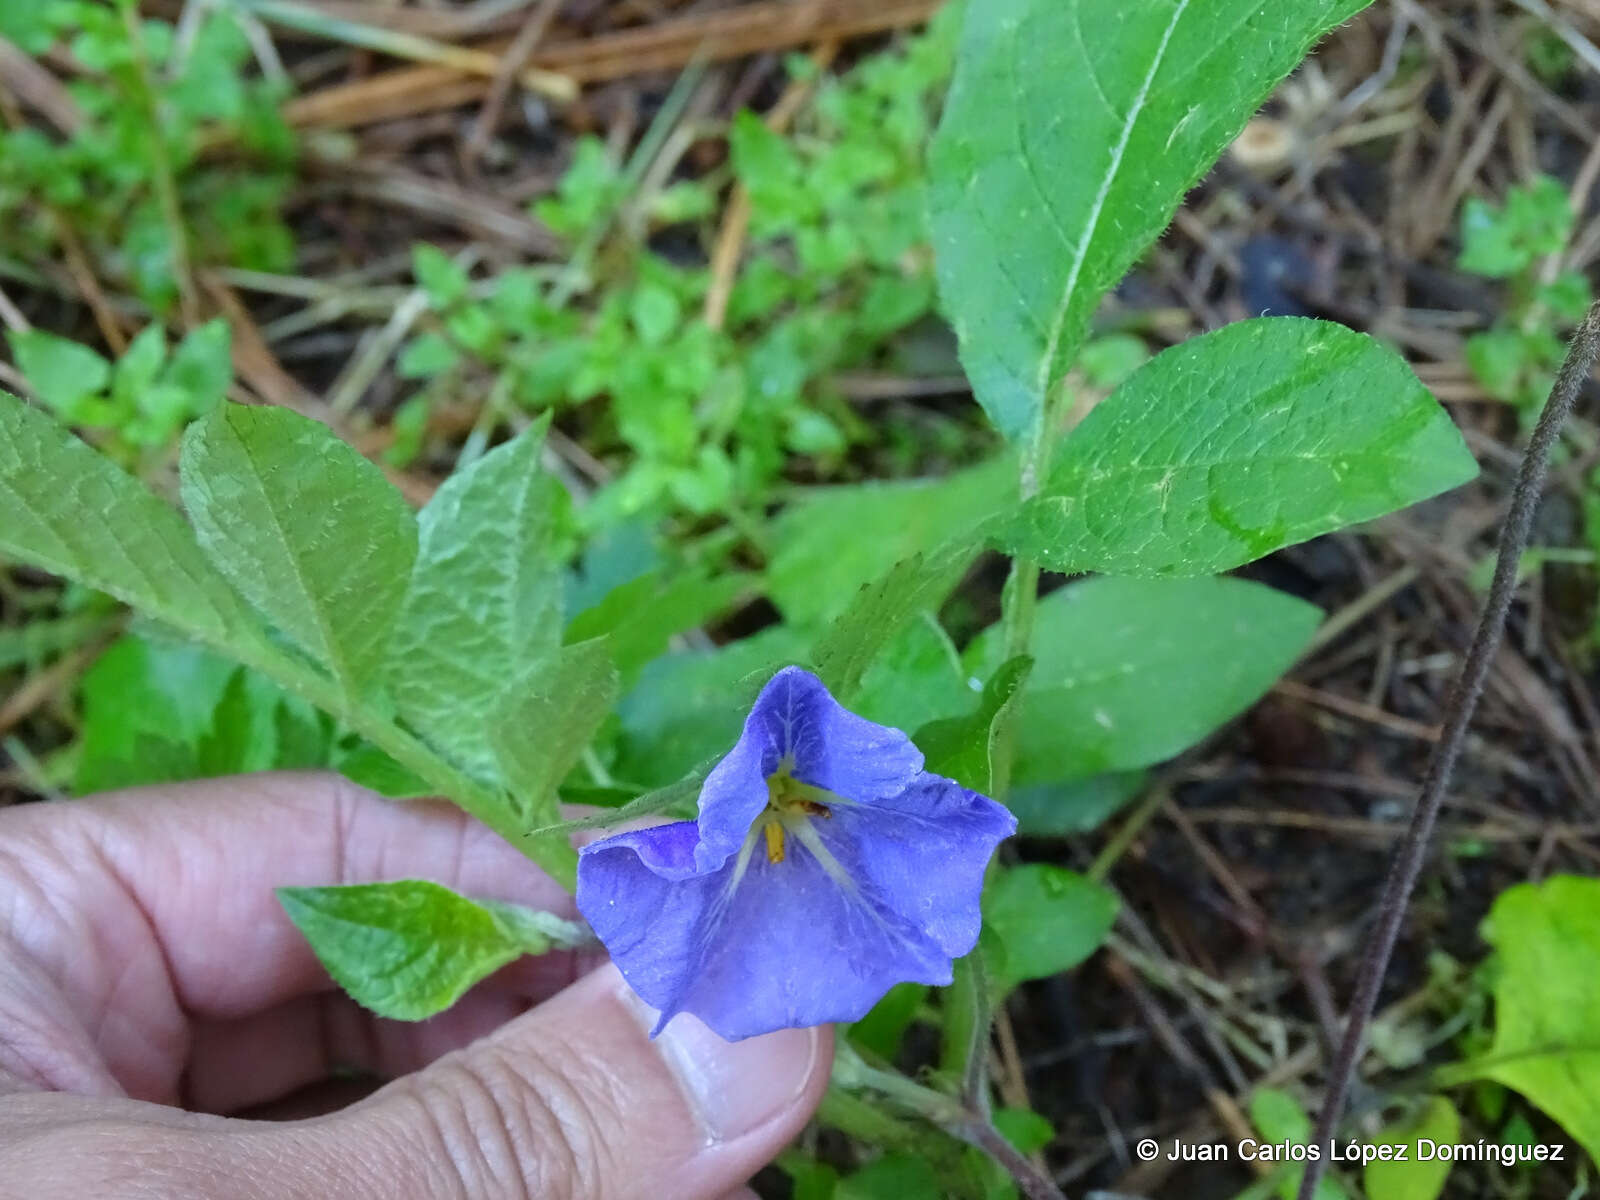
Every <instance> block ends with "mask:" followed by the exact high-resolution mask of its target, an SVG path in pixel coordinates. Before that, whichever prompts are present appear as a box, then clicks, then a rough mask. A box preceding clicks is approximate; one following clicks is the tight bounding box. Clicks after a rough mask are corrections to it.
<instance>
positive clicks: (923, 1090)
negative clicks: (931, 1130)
mask: <svg viewBox="0 0 1600 1200" xmlns="http://www.w3.org/2000/svg"><path fill="white" fill-rule="evenodd" d="M833 1087H834V1088H836V1089H840V1090H843V1091H845V1092H847V1093H849V1092H877V1093H879V1094H880V1095H881V1096H883V1097H884V1099H886V1100H888V1101H889V1102H890V1103H892V1104H894V1105H896V1106H898V1107H899V1108H901V1109H903V1110H905V1111H906V1112H907V1113H910V1114H912V1115H915V1116H917V1117H920V1118H921V1119H922V1120H924V1121H926V1122H927V1123H928V1124H930V1125H933V1126H935V1127H936V1128H938V1129H941V1130H943V1131H944V1132H945V1133H947V1134H949V1135H950V1136H951V1137H953V1138H955V1139H957V1140H958V1141H962V1142H965V1143H966V1144H967V1145H969V1146H975V1147H977V1148H978V1149H979V1150H982V1151H983V1152H984V1153H985V1154H987V1155H988V1156H989V1157H990V1158H992V1159H994V1161H995V1162H996V1163H998V1164H999V1165H1000V1166H1001V1168H1003V1169H1004V1170H1005V1172H1006V1173H1007V1174H1008V1175H1010V1176H1011V1178H1012V1179H1014V1180H1016V1184H1017V1187H1018V1188H1019V1189H1020V1190H1021V1192H1022V1194H1023V1195H1024V1196H1026V1197H1027V1198H1028V1200H1066V1197H1065V1196H1063V1195H1062V1193H1061V1189H1060V1188H1058V1187H1056V1185H1055V1181H1054V1180H1053V1179H1051V1178H1050V1176H1049V1175H1047V1174H1046V1173H1045V1172H1044V1171H1043V1170H1042V1169H1040V1168H1039V1167H1038V1166H1036V1165H1034V1163H1032V1162H1031V1161H1029V1159H1028V1157H1027V1155H1025V1154H1022V1153H1021V1152H1020V1151H1018V1150H1017V1148H1016V1147H1015V1146H1013V1145H1012V1144H1011V1143H1010V1142H1008V1141H1006V1139H1005V1136H1004V1135H1003V1134H1002V1133H1001V1132H1000V1131H999V1130H998V1129H996V1128H995V1126H994V1122H993V1121H991V1120H990V1119H989V1117H988V1116H987V1114H984V1113H978V1112H974V1111H972V1110H971V1109H970V1108H968V1107H967V1106H966V1105H964V1104H962V1103H961V1102H960V1101H958V1100H956V1099H955V1097H953V1096H949V1095H946V1094H945V1093H944V1092H937V1091H934V1090H933V1089H932V1088H927V1087H923V1086H922V1085H921V1084H920V1083H916V1082H914V1081H912V1080H910V1079H907V1078H906V1077H905V1076H904V1075H900V1074H898V1073H896V1072H893V1071H880V1070H878V1068H876V1067H874V1066H872V1065H870V1064H869V1063H867V1062H866V1061H865V1060H864V1059H863V1058H862V1057H861V1056H860V1055H859V1054H857V1053H856V1051H855V1049H854V1048H853V1047H852V1046H851V1045H850V1044H849V1043H848V1042H846V1041H843V1040H842V1039H841V1040H840V1041H839V1043H838V1048H837V1050H836V1051H835V1052H834V1059H833Z"/></svg>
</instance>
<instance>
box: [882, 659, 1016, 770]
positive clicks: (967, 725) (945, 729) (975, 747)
mask: <svg viewBox="0 0 1600 1200" xmlns="http://www.w3.org/2000/svg"><path fill="white" fill-rule="evenodd" d="M1032 670H1033V660H1032V659H1031V658H1028V657H1027V656H1026V655H1019V656H1018V657H1016V658H1013V659H1010V660H1008V661H1007V662H1004V663H1002V664H1001V665H1000V667H999V668H998V669H997V670H996V671H995V673H994V675H993V676H992V677H991V678H990V680H989V682H988V683H986V684H985V685H984V688H983V695H982V696H980V697H979V698H978V705H977V707H976V708H975V709H974V710H973V711H972V712H971V713H969V714H967V715H966V716H964V717H951V718H948V719H946V720H942V721H933V722H931V723H929V724H927V725H924V726H923V727H922V728H921V729H919V730H917V733H916V736H915V737H914V738H913V739H912V740H913V741H915V742H916V743H917V747H918V748H919V749H920V750H921V751H922V753H923V754H924V755H926V757H927V761H926V764H925V765H926V767H927V769H928V770H929V771H932V772H933V773H934V774H935V775H944V776H947V777H949V778H950V779H954V780H955V781H956V782H957V783H959V784H961V785H962V786H963V787H968V788H971V789H972V790H973V791H975V792H981V793H983V794H984V795H988V794H990V792H992V791H993V788H994V753H995V749H996V745H997V741H998V739H999V738H1000V736H1001V731H1002V728H1003V727H1004V725H1005V723H1006V722H1007V721H1008V720H1009V719H1010V717H1011V713H1012V711H1013V710H1014V707H1015V705H1016V703H1017V701H1018V699H1019V698H1020V696H1021V692H1022V689H1023V687H1024V686H1025V685H1026V684H1027V682H1028V675H1029V673H1030V672H1031V671H1032Z"/></svg>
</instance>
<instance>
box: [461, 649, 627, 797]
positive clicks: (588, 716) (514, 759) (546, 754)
mask: <svg viewBox="0 0 1600 1200" xmlns="http://www.w3.org/2000/svg"><path fill="white" fill-rule="evenodd" d="M607 650H608V647H607V645H606V642H605V640H604V639H603V638H602V639H596V640H595V641H592V642H580V643H578V644H577V645H575V646H565V647H563V648H561V649H560V650H559V651H555V652H553V653H552V656H551V658H550V660H549V661H548V663H547V664H546V665H543V666H541V667H539V668H537V669H535V670H534V671H533V672H531V673H530V674H527V675H524V676H522V677H521V678H519V679H518V681H517V682H516V683H515V684H514V685H513V686H512V687H511V688H510V689H509V690H508V691H507V692H503V693H501V694H500V705H499V708H500V711H499V713H497V714H492V715H491V714H488V713H485V714H484V718H483V719H484V721H485V722H486V724H487V725H488V728H489V741H490V744H491V745H492V746H493V748H494V751H495V754H496V757H497V758H498V761H499V764H500V766H501V768H502V769H503V771H504V774H505V777H506V781H507V782H508V783H509V784H510V786H511V791H512V793H513V794H514V795H515V796H516V797H517V798H518V799H519V800H520V801H521V802H522V807H523V812H524V813H525V814H526V815H527V817H528V818H529V821H530V824H533V823H542V822H548V821H553V820H555V819H556V818H557V816H558V815H559V813H558V809H557V804H556V788H557V787H558V786H560V784H561V781H562V780H563V779H565V778H566V775H567V772H568V771H570V770H572V767H573V765H574V764H575V763H576V762H577V761H578V758H579V756H580V755H581V754H582V753H583V750H584V747H585V746H587V745H588V744H589V741H590V739H591V738H593V737H594V734H595V730H596V729H598V728H599V727H600V722H601V721H603V720H604V719H605V717H606V714H607V713H609V712H610V711H611V706H612V705H613V704H614V703H616V699H617V690H618V685H617V669H616V668H615V667H614V666H612V664H611V657H610V655H609V654H608V652H607Z"/></svg>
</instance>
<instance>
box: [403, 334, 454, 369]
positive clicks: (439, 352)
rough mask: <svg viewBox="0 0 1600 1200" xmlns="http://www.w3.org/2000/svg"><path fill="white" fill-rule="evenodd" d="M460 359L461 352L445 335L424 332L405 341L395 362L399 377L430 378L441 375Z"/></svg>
mask: <svg viewBox="0 0 1600 1200" xmlns="http://www.w3.org/2000/svg"><path fill="white" fill-rule="evenodd" d="M460 361H461V352H460V351H459V350H457V349H456V348H455V346H454V345H452V344H451V343H450V341H449V339H447V338H446V337H444V336H443V335H442V334H438V333H431V332H430V333H424V334H422V335H421V336H420V337H418V338H416V339H415V340H414V341H411V342H409V343H407V345H406V348H405V349H404V350H402V351H401V352H400V359H399V361H398V362H397V363H395V371H396V372H397V373H398V374H399V376H400V378H401V379H432V378H433V377H434V376H435V375H443V374H444V373H445V372H446V371H448V370H450V369H451V368H453V367H454V366H455V365H456V364H457V363H459V362H460Z"/></svg>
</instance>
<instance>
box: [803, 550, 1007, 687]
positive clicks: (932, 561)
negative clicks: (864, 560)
mask: <svg viewBox="0 0 1600 1200" xmlns="http://www.w3.org/2000/svg"><path fill="white" fill-rule="evenodd" d="M976 552H977V547H976V546H975V545H974V544H972V543H971V542H970V541H968V540H967V539H965V538H960V539H957V540H956V541H953V542H949V543H946V544H945V545H943V546H941V547H939V548H938V549H936V550H933V551H930V552H929V553H927V554H916V555H913V556H912V557H910V558H907V559H902V560H901V561H899V562H897V563H895V564H894V566H892V567H890V568H889V570H888V571H886V572H885V573H884V574H883V575H881V576H879V577H878V578H877V579H875V580H873V581H872V582H871V583H869V584H867V585H865V586H864V587H862V588H861V590H860V591H858V592H857V593H856V595H855V598H854V599H853V600H852V601H851V602H850V604H849V606H848V607H846V608H845V610H844V611H843V612H842V613H840V614H839V616H838V618H837V619H836V620H834V622H833V623H832V624H831V625H830V626H829V627H828V629H827V632H825V633H824V634H823V635H822V636H821V637H820V638H819V639H818V640H817V644H816V652H815V658H816V668H817V677H818V678H820V679H821V680H822V682H823V683H824V684H825V685H826V686H827V688H828V690H829V691H830V692H832V693H833V694H834V696H836V697H837V698H838V699H839V701H840V702H841V703H844V704H847V705H848V704H849V703H851V702H852V701H853V699H854V697H855V693H856V689H857V688H858V687H859V686H860V685H861V680H862V677H863V676H864V675H865V674H866V671H867V669H868V668H869V667H870V666H871V665H872V662H873V660H874V659H875V658H876V657H877V656H878V653H879V652H880V651H881V650H882V649H883V647H884V646H885V645H887V644H888V643H889V642H890V641H891V640H892V639H893V638H894V637H895V635H896V634H898V633H899V632H900V630H901V629H902V628H903V627H904V626H905V624H906V622H908V621H910V620H911V619H912V618H913V617H914V616H916V614H917V613H919V612H932V611H937V609H938V608H939V606H940V605H941V604H942V603H944V600H945V597H947V596H948V595H949V594H950V592H951V590H952V589H953V588H954V587H955V586H956V584H958V583H960V582H961V577H962V576H963V575H965V574H966V573H967V568H968V566H970V565H971V563H972V560H973V558H974V557H975V556H976Z"/></svg>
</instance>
